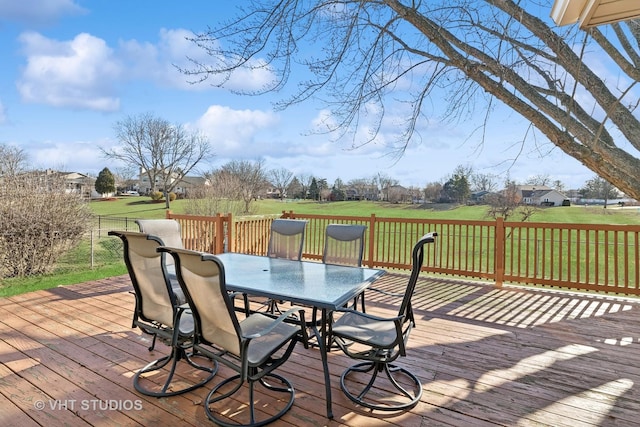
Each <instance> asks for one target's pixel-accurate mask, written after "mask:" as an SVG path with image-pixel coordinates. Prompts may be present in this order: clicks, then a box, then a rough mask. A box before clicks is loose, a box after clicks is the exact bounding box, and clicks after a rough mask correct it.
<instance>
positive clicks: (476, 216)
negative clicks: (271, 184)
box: [0, 196, 640, 297]
mask: <svg viewBox="0 0 640 427" xmlns="http://www.w3.org/2000/svg"><path fill="white" fill-rule="evenodd" d="M185 205H186V201H185V200H175V201H173V202H171V210H172V211H173V212H175V213H185ZM90 206H91V209H92V210H93V212H94V213H95V214H96V215H102V216H115V217H128V218H131V219H132V220H133V219H138V218H140V219H159V218H164V217H165V203H164V202H162V203H157V202H152V201H151V199H149V198H148V197H145V196H139V197H138V196H130V197H123V198H119V199H115V200H104V201H92V202H90ZM253 206H254V208H255V212H254V214H256V215H270V214H280V213H282V211H293V212H296V213H306V214H328V213H330V214H333V215H341V216H370V215H371V214H375V215H376V216H378V217H387V218H430V219H456V220H488V219H490V218H488V217H487V216H486V211H487V210H486V207H484V206H452V205H423V206H421V205H403V204H391V203H383V202H368V201H361V202H353V201H350V202H323V203H318V202H313V201H280V200H259V201H256V202H255V203H254V205H253ZM511 220H514V221H517V220H518V219H517V218H512V219H511ZM530 222H556V223H589V224H640V208H638V207H635V208H625V209H621V208H618V207H609V208H607V209H603V208H602V207H601V206H589V207H585V206H569V207H560V206H559V207H551V208H544V209H540V211H539V212H537V213H535V214H534V216H533V217H532V219H531V220H530ZM107 241H108V239H105V240H104V241H102V240H101V241H100V242H99V243H98V244H97V245H94V252H93V253H91V252H90V247H89V243H88V242H85V243H83V244H81V245H80V246H79V247H78V248H76V249H75V250H74V251H72V252H71V253H69V254H67V256H65V258H64V259H63V260H62V261H61V262H60V263H59V265H58V267H57V268H56V270H55V271H54V272H53V273H51V274H49V275H46V276H39V277H28V278H12V279H6V280H3V281H2V282H0V297H4V296H10V295H16V294H20V293H24V292H29V291H34V290H38V289H47V288H51V287H55V286H60V285H68V284H75V283H81V282H84V281H90V280H96V279H101V278H105V277H112V276H117V275H121V274H125V273H126V267H125V266H124V263H123V262H122V260H120V259H117V260H116V259H113V253H114V250H113V248H109V247H108V244H106V242H107ZM92 258H96V259H99V262H96V263H94V266H93V268H90V265H91V264H90V260H91V259H92Z"/></svg>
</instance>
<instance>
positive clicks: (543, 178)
mask: <svg viewBox="0 0 640 427" xmlns="http://www.w3.org/2000/svg"><path fill="white" fill-rule="evenodd" d="M526 184H527V185H537V186H542V187H548V186H549V185H551V177H550V176H549V175H546V174H545V175H540V174H538V175H534V176H531V177H529V179H527V181H526Z"/></svg>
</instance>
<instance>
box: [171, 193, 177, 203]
mask: <svg viewBox="0 0 640 427" xmlns="http://www.w3.org/2000/svg"><path fill="white" fill-rule="evenodd" d="M177 198H178V196H177V195H176V193H174V192H173V191H172V192H171V193H169V201H170V202H173V201H174V200H175V199H177Z"/></svg>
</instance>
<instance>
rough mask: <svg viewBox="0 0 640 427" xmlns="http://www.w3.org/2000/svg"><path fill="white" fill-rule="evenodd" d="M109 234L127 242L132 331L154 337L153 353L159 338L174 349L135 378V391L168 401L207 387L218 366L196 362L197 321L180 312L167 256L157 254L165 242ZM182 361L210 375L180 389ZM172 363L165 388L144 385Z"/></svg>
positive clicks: (132, 234) (134, 234) (141, 235)
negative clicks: (147, 376)
mask: <svg viewBox="0 0 640 427" xmlns="http://www.w3.org/2000/svg"><path fill="white" fill-rule="evenodd" d="M108 234H109V235H110V236H117V237H119V238H120V239H121V240H122V242H123V254H124V261H125V264H126V266H127V270H128V272H129V277H130V278H131V284H132V285H133V289H134V292H133V293H134V295H135V309H134V313H133V321H132V325H131V327H132V328H136V327H137V328H139V329H140V330H141V331H142V332H143V333H145V334H149V335H151V336H152V337H153V338H152V341H151V345H150V346H149V351H153V350H154V348H155V345H156V339H157V338H160V340H161V341H162V342H164V343H165V344H166V345H168V346H170V347H171V353H170V354H168V355H167V356H164V357H161V358H159V359H157V360H154V361H152V362H150V363H148V364H147V365H146V366H144V367H143V368H142V369H140V370H138V371H137V372H136V374H135V375H134V377H133V385H134V387H135V389H136V390H137V391H138V392H140V393H142V394H144V395H147V396H155V397H166V396H175V395H178V394H181V393H186V392H188V391H191V390H195V389H196V388H198V387H201V386H203V385H205V384H206V383H207V382H209V381H210V380H211V379H212V378H213V377H214V375H215V374H216V372H217V370H218V365H217V362H215V361H213V362H212V361H211V360H210V359H207V360H208V362H207V363H208V364H211V366H204V365H200V364H198V363H196V362H195V361H194V360H193V359H192V358H193V357H195V356H199V357H202V355H201V354H197V353H194V352H193V349H192V345H193V318H192V316H191V313H190V312H186V313H183V312H182V311H181V310H180V309H179V304H180V302H179V301H178V297H177V296H176V294H175V293H174V291H173V288H172V286H171V283H170V281H169V279H168V275H167V271H166V267H165V264H164V258H165V256H166V255H165V254H163V253H158V252H157V248H158V247H160V246H161V245H162V241H161V240H160V239H159V238H157V237H155V236H150V235H148V234H146V233H139V232H122V231H109V233H108ZM189 350H191V351H189ZM181 360H185V361H186V362H187V363H188V364H189V365H190V366H191V367H193V368H195V369H196V370H199V371H204V372H206V373H208V374H209V375H208V376H206V377H204V378H202V379H201V380H200V381H198V382H196V383H193V384H191V385H187V386H184V387H181V388H176V385H175V384H174V382H173V380H174V376H175V372H176V368H177V365H178V362H180V361H181ZM169 363H171V365H170V367H169V372H168V374H167V377H166V380H165V382H164V383H163V384H162V385H161V386H159V387H149V386H145V385H143V384H142V381H141V380H142V378H143V377H144V374H147V373H156V372H158V371H160V370H161V369H163V368H164V367H165V366H167V365H169ZM146 382H149V383H151V381H146Z"/></svg>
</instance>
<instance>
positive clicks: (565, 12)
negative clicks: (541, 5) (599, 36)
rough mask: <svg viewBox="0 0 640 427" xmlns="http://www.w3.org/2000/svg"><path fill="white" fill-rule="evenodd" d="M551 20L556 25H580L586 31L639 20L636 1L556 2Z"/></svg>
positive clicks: (565, 0) (587, 0)
mask: <svg viewBox="0 0 640 427" xmlns="http://www.w3.org/2000/svg"><path fill="white" fill-rule="evenodd" d="M551 18H552V19H553V20H554V21H555V23H556V24H558V25H569V24H575V23H576V22H579V23H580V28H583V29H586V28H590V27H595V26H597V25H604V24H611V23H613V22H619V21H625V20H629V19H635V18H640V2H639V1H638V0H556V1H555V2H554V4H553V7H552V8H551Z"/></svg>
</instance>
